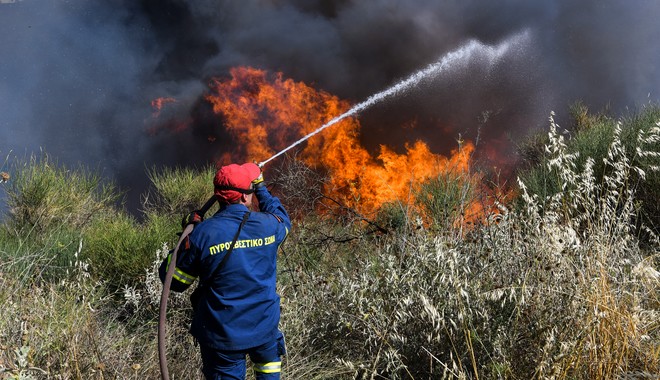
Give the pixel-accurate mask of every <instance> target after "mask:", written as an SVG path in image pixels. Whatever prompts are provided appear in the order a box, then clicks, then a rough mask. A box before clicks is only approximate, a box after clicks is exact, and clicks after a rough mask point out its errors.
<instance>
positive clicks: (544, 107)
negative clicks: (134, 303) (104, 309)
mask: <svg viewBox="0 0 660 380" xmlns="http://www.w3.org/2000/svg"><path fill="white" fill-rule="evenodd" d="M8 1H9V0H0V139H1V140H0V141H1V142H2V144H1V145H0V154H3V155H6V154H9V152H10V151H12V154H14V155H18V156H20V155H25V154H29V153H30V152H33V151H38V150H39V149H41V148H43V150H44V151H46V152H48V153H49V154H50V155H51V156H53V157H55V158H57V159H58V160H59V161H60V162H61V163H64V164H76V163H78V162H81V163H84V164H85V165H87V166H89V167H92V168H101V169H102V170H103V173H104V174H105V175H107V176H108V178H111V179H114V180H116V181H118V183H119V185H120V186H121V187H123V188H125V189H127V190H129V191H130V192H129V194H130V196H129V204H131V205H132V206H136V205H137V200H138V199H139V195H140V194H141V193H142V192H143V191H144V190H145V186H146V185H147V182H148V181H147V178H146V175H145V168H149V167H152V166H161V165H168V166H175V165H179V166H184V165H201V164H204V163H207V162H211V161H213V160H214V159H215V158H217V157H219V156H221V155H222V154H223V153H224V152H226V151H228V150H231V149H232V147H231V145H232V144H231V141H230V140H229V139H228V138H227V136H225V135H223V133H222V131H221V129H222V127H221V120H218V119H217V118H216V117H214V116H213V115H212V112H211V110H210V108H209V106H208V104H206V102H205V101H204V100H203V98H202V96H203V94H204V92H205V90H206V89H207V83H208V82H209V80H210V79H211V78H213V77H216V76H225V75H227V73H228V69H229V68H230V67H233V66H238V65H245V66H252V67H256V68H262V69H266V70H269V71H279V72H283V73H284V76H285V77H289V78H293V79H294V80H296V81H304V82H305V83H308V84H311V85H313V86H314V87H316V88H318V89H323V90H326V91H328V92H330V93H333V94H335V95H337V96H339V97H340V98H343V99H348V100H350V101H352V102H354V103H357V102H360V101H363V100H364V99H365V98H367V97H368V96H369V95H371V94H373V93H375V92H378V91H381V90H383V89H385V88H387V87H389V86H390V85H391V84H393V83H394V82H395V81H396V80H398V79H401V78H404V77H406V76H407V75H409V74H411V73H412V72H414V71H416V70H418V69H420V68H422V67H425V66H426V65H428V64H430V63H432V62H435V61H436V60H437V59H439V58H440V57H442V56H443V54H445V53H447V52H448V51H451V50H453V49H456V48H458V47H460V46H461V45H462V44H464V43H465V42H466V41H467V40H469V39H477V40H480V41H482V42H484V43H489V44H497V43H499V42H501V41H502V40H504V39H506V38H507V37H509V36H511V35H513V34H516V33H520V32H521V31H523V30H528V31H529V33H530V35H531V41H530V43H528V44H526V45H525V46H519V47H517V49H514V50H513V51H512V53H510V54H508V55H507V56H506V57H505V58H504V59H503V60H501V61H500V62H499V63H498V64H497V66H495V67H493V68H491V69H490V70H486V69H485V68H484V67H483V66H482V65H481V63H479V62H473V63H470V64H468V65H466V66H465V67H463V68H461V69H460V70H457V71H455V72H453V73H452V75H451V76H445V77H442V78H439V79H438V80H436V81H434V82H433V83H430V84H426V85H424V86H422V87H420V88H419V89H418V90H417V91H414V92H412V93H411V94H409V95H408V96H406V97H403V98H401V99H397V100H394V101H388V102H386V103H385V104H382V105H379V106H376V107H374V108H372V109H370V110H368V111H366V112H365V113H364V114H362V115H361V116H360V121H361V124H362V138H363V140H364V141H363V142H364V144H365V146H367V147H368V148H369V149H372V150H374V151H375V150H376V149H377V147H378V145H380V144H387V145H391V146H393V147H395V148H396V149H399V150H400V149H402V143H401V142H402V141H406V140H407V141H413V140H415V139H423V140H424V141H426V142H427V143H428V144H429V145H430V146H431V148H432V149H433V150H434V151H435V152H438V153H443V154H447V153H448V152H449V150H450V149H451V148H453V147H455V146H456V142H455V139H456V138H457V137H458V134H459V133H460V134H461V136H462V137H464V138H467V139H472V140H476V139H477V138H478V139H479V144H480V145H479V146H481V147H483V151H484V152H485V154H486V156H487V158H488V157H489V158H491V159H493V160H495V159H496V158H497V157H510V156H511V155H510V154H509V153H510V152H512V146H513V143H512V141H515V140H516V139H519V138H520V136H522V135H524V134H525V133H527V132H529V131H534V130H539V128H545V127H546V126H547V118H548V116H549V114H550V111H552V110H554V111H556V112H557V114H558V115H559V117H558V118H559V120H560V121H561V120H562V118H566V114H567V112H568V107H569V106H570V105H571V104H573V103H575V102H576V101H582V102H583V103H584V104H586V105H587V106H588V107H590V109H592V110H596V111H599V110H603V109H607V110H609V111H610V112H612V113H614V114H615V115H618V114H622V113H625V112H626V111H627V110H628V109H633V108H636V107H639V106H641V105H643V104H645V103H648V102H656V101H657V100H658V98H659V94H658V89H659V88H660V65H659V64H658V63H659V62H660V44H658V43H657V41H659V40H660V22H658V15H659V14H660V3H659V2H657V1H652V0H647V1H645V0H640V1H636V2H623V1H618V0H617V1H614V0H586V1H573V0H561V1H553V2H549V1H544V2H541V1H534V2H532V1H528V0H509V1H497V2H495V1H462V2H458V1H445V2H440V1H436V0H405V1H404V0H399V1H396V0H373V1H349V0H336V1H331V0H290V1H284V0H270V1H267V0H253V1H230V0H226V1H210V0H196V1H175V0H142V1H128V0H126V1H119V0H117V1H107V2H86V1H80V0H77V1H76V0H73V1H63V0H58V1H37V0H25V1H19V2H15V3H10V2H8ZM158 97H172V98H175V99H177V102H176V103H170V104H168V105H166V107H165V108H164V110H163V113H162V114H161V115H160V117H159V118H158V120H159V124H156V123H155V122H154V121H153V120H154V119H153V117H152V114H153V112H154V109H153V108H152V107H151V105H150V102H151V101H152V100H153V99H155V98H158ZM181 123H187V124H188V125H189V127H188V129H186V130H184V131H183V132H181V131H177V128H178V126H179V125H180V124H181ZM413 125H414V127H412V126H413ZM209 137H213V138H215V141H214V142H211V141H209ZM478 149H479V147H478ZM495 153H497V154H495ZM503 153H506V154H503ZM265 158H266V157H265ZM265 158H264V159H265Z"/></svg>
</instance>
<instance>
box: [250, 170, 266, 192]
mask: <svg viewBox="0 0 660 380" xmlns="http://www.w3.org/2000/svg"><path fill="white" fill-rule="evenodd" d="M265 185H266V183H265V182H264V173H263V172H261V174H259V177H257V178H256V179H255V180H254V181H252V188H253V189H258V188H260V187H262V186H265Z"/></svg>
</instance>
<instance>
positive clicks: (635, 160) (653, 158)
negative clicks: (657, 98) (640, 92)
mask: <svg viewBox="0 0 660 380" xmlns="http://www.w3.org/2000/svg"><path fill="white" fill-rule="evenodd" d="M572 114H573V117H574V120H575V122H574V125H573V126H572V127H571V128H569V131H567V132H566V133H562V134H559V133H558V134H557V135H556V138H558V139H561V140H562V141H561V143H562V144H564V145H565V149H566V153H567V154H569V155H572V156H575V157H574V159H572V160H571V161H570V164H571V165H573V168H572V169H573V170H575V171H583V170H585V168H586V164H587V162H588V161H589V160H591V164H590V165H591V167H590V168H589V170H591V171H592V172H593V176H594V180H595V181H596V182H597V183H602V181H603V178H604V177H605V176H607V175H611V174H612V171H613V170H616V169H615V168H613V167H611V166H607V165H606V164H605V160H606V159H607V154H608V151H609V148H610V144H611V142H612V141H613V138H614V133H615V129H616V128H617V127H618V126H620V128H621V132H620V133H619V137H618V139H619V140H620V143H621V146H622V150H623V151H624V152H625V155H626V157H627V159H628V160H629V161H630V163H631V165H635V166H637V167H647V168H652V167H657V166H658V165H659V164H660V157H658V156H657V155H653V154H648V152H649V151H653V150H655V151H657V150H658V149H660V142H658V141H643V140H644V136H648V135H650V134H651V130H652V129H653V128H657V123H658V122H660V107H659V106H648V107H646V108H644V109H642V110H641V111H640V112H639V113H637V114H635V115H633V116H629V117H625V118H622V119H621V120H620V121H617V120H614V119H612V118H610V117H607V116H605V115H603V114H595V115H591V114H589V113H588V111H587V109H586V108H585V107H584V106H582V105H576V106H574V107H573V109H572ZM552 123H553V125H554V121H552ZM548 136H549V135H546V136H545V137H544V138H538V137H535V138H533V139H532V140H531V141H530V142H528V143H527V144H526V145H524V146H523V147H522V148H521V154H522V156H523V158H524V159H525V163H524V164H525V168H524V169H523V170H521V171H520V173H519V176H520V178H521V180H522V181H523V182H524V183H525V186H526V187H527V191H528V192H529V193H530V194H535V195H538V196H539V198H540V199H550V197H551V196H553V195H556V194H560V193H562V192H566V191H568V190H574V189H571V188H570V186H571V185H572V184H571V183H570V181H567V179H566V178H562V177H561V174H562V172H561V170H560V168H561V167H562V165H561V164H553V163H552V160H553V154H554V152H550V151H547V150H546V149H545V147H546V146H547V144H549V143H551V142H550V141H549V138H548ZM642 173H643V174H642ZM637 174H639V175H637ZM642 176H643V177H644V178H643V181H640V179H642V178H641V177H642ZM629 185H630V186H631V187H634V188H635V190H636V191H637V192H638V193H639V196H638V198H637V199H638V200H639V201H640V204H641V209H640V211H641V220H643V221H645V223H646V225H648V226H657V225H658V223H659V222H660V206H659V205H658V202H657V201H656V198H657V194H658V192H660V172H659V171H657V170H646V171H644V172H639V173H633V175H631V177H630V182H629Z"/></svg>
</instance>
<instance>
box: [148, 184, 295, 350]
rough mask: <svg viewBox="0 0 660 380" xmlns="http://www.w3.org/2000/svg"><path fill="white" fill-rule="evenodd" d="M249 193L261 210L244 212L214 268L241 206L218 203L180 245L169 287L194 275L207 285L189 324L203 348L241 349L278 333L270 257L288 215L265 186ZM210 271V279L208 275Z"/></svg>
mask: <svg viewBox="0 0 660 380" xmlns="http://www.w3.org/2000/svg"><path fill="white" fill-rule="evenodd" d="M255 195H256V197H257V199H258V200H259V210H260V211H261V212H252V213H250V215H249V218H248V219H247V221H246V222H245V225H244V226H243V228H242V229H241V232H240V235H239V236H238V239H237V240H236V244H235V245H234V250H233V252H232V254H231V256H230V257H229V259H228V260H227V262H226V263H225V264H224V266H223V267H222V268H221V269H220V270H219V271H217V272H216V273H213V272H214V271H215V268H216V266H217V265H218V264H219V263H220V262H221V261H222V259H223V257H224V256H225V254H226V253H227V250H228V249H229V246H230V245H231V242H232V240H233V239H234V236H235V234H236V231H238V228H239V225H240V223H241V221H242V219H243V216H244V215H245V213H246V212H248V209H247V207H245V206H244V205H241V204H231V205H223V206H222V207H221V208H220V210H219V211H218V212H217V213H216V214H215V215H213V217H211V218H208V219H206V220H205V221H203V222H201V223H199V224H198V225H197V226H195V228H194V229H193V231H192V233H191V234H190V235H189V237H188V238H187V241H184V242H183V243H182V244H181V248H180V252H179V254H178V258H177V265H176V269H175V272H174V276H173V278H172V286H171V289H172V290H174V291H183V290H185V289H186V288H188V287H189V286H190V285H191V284H192V283H193V282H194V281H195V280H196V279H198V278H199V279H200V280H201V282H202V283H203V284H207V285H208V286H207V287H206V291H205V293H204V295H203V296H202V299H201V301H200V303H199V304H198V307H197V310H196V311H195V314H194V316H193V320H192V325H191V327H190V332H191V333H192V335H193V336H194V337H195V338H196V339H197V340H198V341H199V343H200V344H202V345H204V346H206V347H210V348H213V349H217V350H243V349H247V348H252V347H256V346H259V345H261V344H264V343H266V342H269V341H274V340H276V339H277V338H278V336H279V334H280V333H279V330H278V323H279V319H280V297H279V295H278V294H277V292H276V288H275V281H276V280H275V279H276V272H277V265H276V261H277V260H276V259H277V250H278V246H279V245H280V244H281V243H282V242H283V241H284V239H285V238H286V236H287V234H288V232H289V229H290V228H291V220H290V219H289V215H288V214H287V212H286V210H285V209H284V207H283V206H282V204H281V203H280V200H279V199H278V198H277V197H274V196H272V195H271V194H270V193H269V192H268V190H267V189H266V187H265V186H262V187H260V188H258V189H256V191H255ZM168 261H169V257H168V258H166V259H165V261H164V262H163V264H162V265H161V268H160V277H161V280H162V279H164V277H165V273H166V271H167V266H168ZM212 274H213V276H214V278H212V279H209V278H208V277H209V276H211V275H212ZM209 281H210V282H209Z"/></svg>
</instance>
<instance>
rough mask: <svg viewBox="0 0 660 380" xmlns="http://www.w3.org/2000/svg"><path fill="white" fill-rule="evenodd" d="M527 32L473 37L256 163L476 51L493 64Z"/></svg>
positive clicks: (466, 60)
mask: <svg viewBox="0 0 660 380" xmlns="http://www.w3.org/2000/svg"><path fill="white" fill-rule="evenodd" d="M528 34H529V33H528V32H527V31H524V32H522V33H519V34H516V35H514V36H512V37H510V38H508V39H506V40H505V41H503V42H501V43H500V44H498V45H495V46H489V45H485V44H483V43H481V42H479V41H476V40H470V41H469V42H468V43H466V44H465V45H463V46H462V47H460V48H459V49H456V50H454V51H451V52H449V53H447V54H445V55H444V56H443V57H442V58H441V59H440V60H438V61H437V62H435V63H432V64H430V65H429V66H427V67H426V68H424V69H421V70H419V71H417V72H415V73H413V74H412V75H410V76H409V77H407V78H406V79H403V80H401V81H400V82H398V83H396V84H395V85H393V86H392V87H390V88H388V89H386V90H384V91H381V92H379V93H376V94H374V95H372V96H370V97H369V98H367V100H365V101H363V102H361V103H358V104H356V105H355V106H353V107H352V108H351V109H349V110H348V111H346V112H344V113H343V114H341V115H339V116H337V117H334V118H332V119H331V120H330V121H328V122H327V123H325V124H323V125H322V126H320V127H319V128H317V129H316V130H315V131H313V132H311V133H309V134H307V135H306V136H304V137H302V138H301V139H299V140H297V141H295V142H294V143H292V144H291V145H289V146H288V147H286V148H284V149H283V150H281V151H280V152H278V153H277V154H275V155H273V156H272V157H270V158H269V159H267V160H265V161H263V162H261V163H260V164H259V166H263V165H265V164H267V163H268V162H270V161H272V160H274V159H275V158H277V157H279V156H280V155H282V154H284V153H285V152H287V151H288V150H290V149H291V148H293V147H295V146H297V145H299V144H301V143H302V142H304V141H306V140H307V139H309V138H310V137H312V136H314V135H316V134H318V133H320V132H321V131H323V130H324V129H326V128H328V127H330V126H331V125H334V124H336V123H338V122H340V121H341V120H343V119H345V118H347V117H349V116H353V115H356V114H358V113H359V112H361V111H364V110H365V109H367V108H369V107H371V106H373V105H374V104H376V103H380V102H382V101H383V100H385V99H387V98H391V97H394V96H397V95H400V94H402V93H404V92H406V91H408V90H410V89H411V88H414V87H416V86H417V85H419V83H420V82H422V81H423V80H430V79H433V78H437V77H438V76H439V75H440V74H443V73H445V72H447V71H448V70H450V69H452V68H455V67H457V66H459V65H461V64H466V63H468V62H470V61H471V60H472V58H473V55H475V54H480V55H481V56H483V57H484V58H485V59H486V60H487V63H488V66H492V65H493V64H494V63H496V62H497V61H498V60H499V59H500V58H501V57H502V56H504V55H505V54H506V53H507V51H509V49H510V48H511V46H513V45H516V44H521V43H522V42H524V41H525V40H527V39H528Z"/></svg>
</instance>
